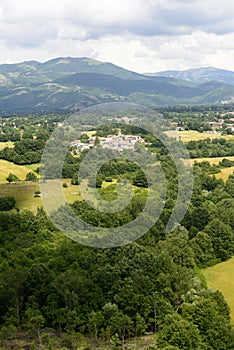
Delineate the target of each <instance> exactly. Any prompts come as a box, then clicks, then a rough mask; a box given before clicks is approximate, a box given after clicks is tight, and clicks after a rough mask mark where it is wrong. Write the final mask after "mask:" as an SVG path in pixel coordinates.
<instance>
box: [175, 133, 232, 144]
mask: <svg viewBox="0 0 234 350" xmlns="http://www.w3.org/2000/svg"><path fill="white" fill-rule="evenodd" d="M178 135H179V137H181V139H182V141H183V142H185V143H186V142H189V141H198V140H205V139H207V138H210V139H211V140H213V139H217V138H224V139H226V140H234V137H233V136H232V135H221V134H214V133H210V132H198V131H195V130H186V131H179V132H178Z"/></svg>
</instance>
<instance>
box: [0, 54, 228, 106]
mask: <svg viewBox="0 0 234 350" xmlns="http://www.w3.org/2000/svg"><path fill="white" fill-rule="evenodd" d="M218 71H219V73H218V72H217V69H213V68H212V69H211V68H208V69H204V68H201V69H200V70H199V69H198V70H191V71H188V72H187V73H185V72H177V73H171V72H170V73H168V72H161V73H157V74H156V76H149V75H141V74H138V73H135V72H131V71H128V70H126V69H123V68H121V67H118V66H116V65H114V64H111V63H103V62H99V61H96V60H93V59H89V58H69V57H67V58H56V59H53V60H50V61H47V62H45V63H40V62H37V61H27V62H22V63H18V64H3V65H0V112H1V113H4V112H5V113H14V112H36V111H57V110H77V109H80V108H84V107H88V106H91V105H94V104H98V103H103V102H113V101H126V102H134V103H138V104H143V105H147V106H151V107H156V106H167V105H176V104H206V103H225V102H232V101H233V100H234V73H233V72H228V71H222V70H218ZM202 72H203V73H202ZM224 72H225V73H224ZM170 74H171V75H170ZM217 77H219V79H217ZM182 78H183V79H182ZM221 78H222V79H221ZM224 78H225V79H226V80H224ZM215 80H216V81H215ZM217 80H219V81H217ZM227 82H228V84H227Z"/></svg>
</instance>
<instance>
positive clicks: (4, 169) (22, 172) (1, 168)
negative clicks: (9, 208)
mask: <svg viewBox="0 0 234 350" xmlns="http://www.w3.org/2000/svg"><path fill="white" fill-rule="evenodd" d="M29 172H30V169H29V168H27V167H26V166H24V165H16V164H14V163H11V162H8V161H7V160H3V159H0V183H5V182H6V177H7V176H8V175H9V173H13V174H14V175H16V176H18V178H19V179H20V180H24V179H25V176H26V174H27V173H29Z"/></svg>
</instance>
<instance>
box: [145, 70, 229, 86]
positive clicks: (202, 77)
mask: <svg viewBox="0 0 234 350" xmlns="http://www.w3.org/2000/svg"><path fill="white" fill-rule="evenodd" d="M146 75H147V76H156V77H168V78H175V79H182V80H187V81H191V82H194V83H198V84H202V83H206V82H209V81H213V80H216V81H219V82H222V83H226V84H230V85H234V72H232V71H229V70H225V69H218V68H215V67H205V68H194V69H187V70H182V71H179V70H168V71H164V72H158V73H149V74H146Z"/></svg>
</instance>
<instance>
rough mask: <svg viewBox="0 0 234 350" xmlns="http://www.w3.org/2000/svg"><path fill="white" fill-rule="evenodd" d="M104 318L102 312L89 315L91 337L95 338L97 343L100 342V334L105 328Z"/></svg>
mask: <svg viewBox="0 0 234 350" xmlns="http://www.w3.org/2000/svg"><path fill="white" fill-rule="evenodd" d="M103 322H104V317H103V315H102V313H101V311H97V312H94V311H92V312H91V313H90V314H89V318H88V329H89V332H90V334H91V335H93V336H94V339H95V341H97V340H98V334H99V332H100V329H101V327H102V326H103Z"/></svg>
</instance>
